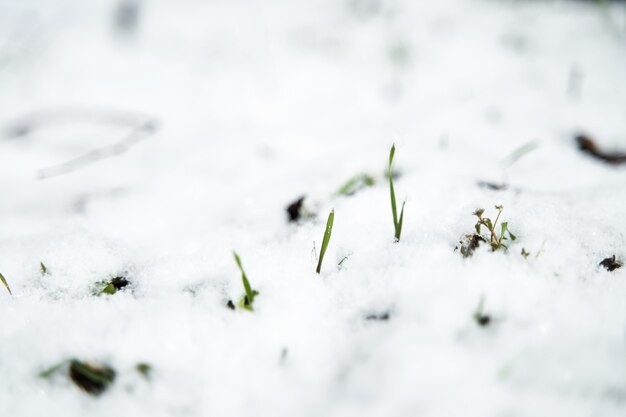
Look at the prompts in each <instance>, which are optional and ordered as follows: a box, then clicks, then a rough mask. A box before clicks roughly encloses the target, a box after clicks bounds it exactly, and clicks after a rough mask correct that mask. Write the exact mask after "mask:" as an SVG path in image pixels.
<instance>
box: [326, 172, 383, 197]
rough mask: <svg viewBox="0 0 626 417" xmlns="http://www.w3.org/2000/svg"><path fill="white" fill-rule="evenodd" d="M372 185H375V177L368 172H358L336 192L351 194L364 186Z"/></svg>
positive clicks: (337, 193)
mask: <svg viewBox="0 0 626 417" xmlns="http://www.w3.org/2000/svg"><path fill="white" fill-rule="evenodd" d="M372 185H374V178H372V177H371V176H369V175H367V174H358V175H355V176H354V177H352V178H350V179H349V180H348V181H346V182H345V183H344V184H343V185H342V186H341V187H340V188H339V190H337V192H336V193H335V194H336V195H344V196H349V195H352V194H354V193H355V192H357V191H358V190H359V189H360V188H362V187H370V186H372Z"/></svg>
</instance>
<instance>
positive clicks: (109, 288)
mask: <svg viewBox="0 0 626 417" xmlns="http://www.w3.org/2000/svg"><path fill="white" fill-rule="evenodd" d="M128 284H129V282H128V280H127V279H126V278H125V277H115V278H111V279H110V280H108V281H100V282H98V283H97V284H96V286H97V288H96V290H95V291H94V295H102V294H109V295H113V294H115V293H116V292H117V291H118V290H121V289H122V288H124V287H126V286H127V285H128Z"/></svg>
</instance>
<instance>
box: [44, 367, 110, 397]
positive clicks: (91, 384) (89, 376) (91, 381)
mask: <svg viewBox="0 0 626 417" xmlns="http://www.w3.org/2000/svg"><path fill="white" fill-rule="evenodd" d="M68 364H69V368H68V375H69V377H70V379H71V380H72V382H73V383H74V384H76V385H77V386H78V387H79V388H81V389H82V390H83V391H85V392H86V393H87V394H91V395H94V396H97V395H100V394H102V393H103V392H104V391H105V390H106V389H107V388H108V387H109V386H110V385H111V384H112V383H113V381H114V380H115V370H113V368H111V367H109V366H107V365H101V364H94V363H89V362H81V361H79V360H77V359H70V360H66V361H63V362H61V363H59V364H57V365H54V366H53V367H51V368H49V369H47V370H45V371H43V372H41V373H40V374H39V376H40V377H41V378H46V379H47V378H49V377H51V376H52V375H53V374H55V373H56V372H57V371H59V370H60V369H61V368H64V367H65V366H66V365H68Z"/></svg>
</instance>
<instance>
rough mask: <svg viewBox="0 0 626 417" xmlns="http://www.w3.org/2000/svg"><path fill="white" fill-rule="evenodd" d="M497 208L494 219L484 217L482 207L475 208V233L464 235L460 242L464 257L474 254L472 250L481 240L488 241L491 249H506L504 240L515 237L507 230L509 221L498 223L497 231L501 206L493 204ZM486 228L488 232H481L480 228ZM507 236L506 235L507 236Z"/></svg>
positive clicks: (493, 250)
mask: <svg viewBox="0 0 626 417" xmlns="http://www.w3.org/2000/svg"><path fill="white" fill-rule="evenodd" d="M495 207H496V210H498V214H497V216H496V219H495V220H493V221H492V220H491V219H490V218H489V217H484V216H483V214H484V213H485V210H484V209H476V210H475V211H474V213H472V214H473V215H474V216H476V217H477V218H478V221H477V222H476V224H475V225H474V228H475V229H476V233H473V234H468V235H465V241H462V242H461V254H462V255H463V257H464V258H468V257H470V256H472V255H473V254H474V251H475V250H476V249H477V248H478V246H479V245H480V244H481V243H483V242H489V245H490V246H491V251H492V252H495V251H497V250H500V249H508V246H507V245H506V244H505V243H504V241H505V240H508V239H510V240H511V241H513V240H515V239H517V237H516V236H515V235H514V234H513V233H511V231H510V230H509V223H508V222H502V223H501V224H500V230H499V231H498V220H500V215H501V214H502V210H503V209H504V207H503V206H501V205H499V206H495ZM483 227H484V228H485V229H487V232H488V234H485V235H483V234H481V232H482V228H483ZM507 236H508V237H507Z"/></svg>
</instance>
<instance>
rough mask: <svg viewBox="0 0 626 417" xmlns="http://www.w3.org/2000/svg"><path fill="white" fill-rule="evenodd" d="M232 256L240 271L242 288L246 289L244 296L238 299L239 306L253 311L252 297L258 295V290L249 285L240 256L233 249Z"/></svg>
mask: <svg viewBox="0 0 626 417" xmlns="http://www.w3.org/2000/svg"><path fill="white" fill-rule="evenodd" d="M233 256H234V257H235V262H237V266H238V267H239V270H240V271H241V281H242V282H243V288H244V290H245V291H246V293H245V294H244V296H243V297H242V298H241V300H240V301H239V307H241V308H243V309H245V310H248V311H254V309H253V308H252V303H253V302H254V297H256V296H257V295H259V292H258V291H257V290H253V289H252V287H251V286H250V281H248V277H247V276H246V272H245V271H244V270H243V266H241V258H239V255H237V252H235V251H233Z"/></svg>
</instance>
